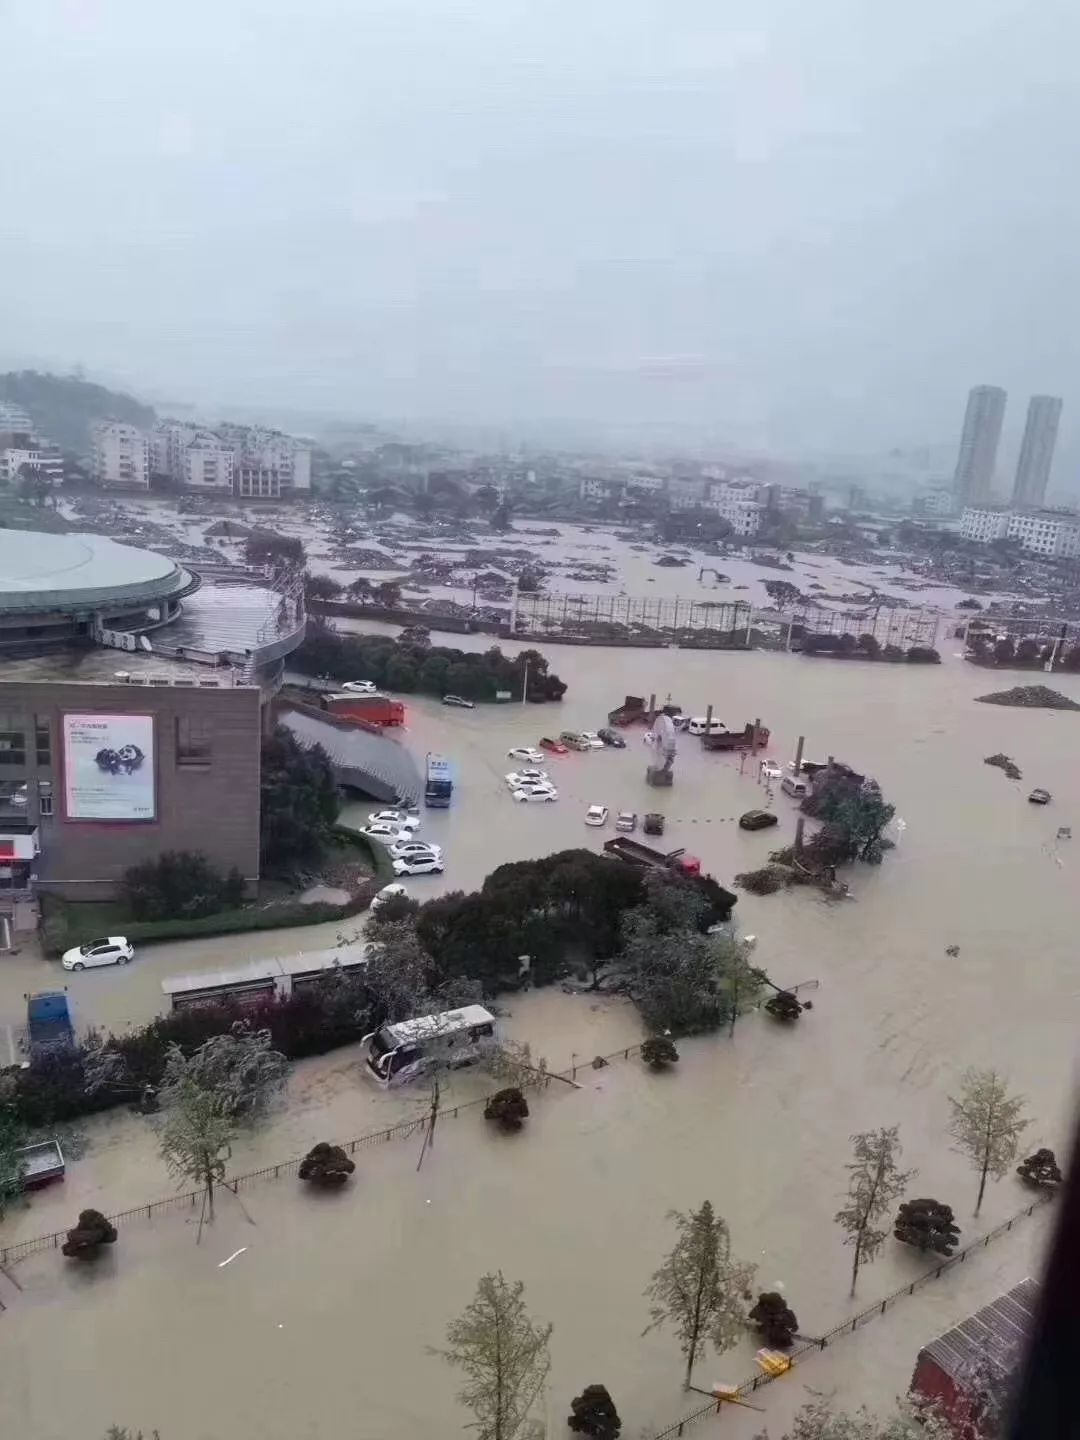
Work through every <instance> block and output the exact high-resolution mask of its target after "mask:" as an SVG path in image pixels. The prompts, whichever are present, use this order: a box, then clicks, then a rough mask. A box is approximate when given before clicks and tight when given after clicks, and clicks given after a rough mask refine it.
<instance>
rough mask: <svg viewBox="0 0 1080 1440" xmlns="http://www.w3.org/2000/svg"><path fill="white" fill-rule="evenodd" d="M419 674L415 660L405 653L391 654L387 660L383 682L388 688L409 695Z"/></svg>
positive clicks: (414, 687)
mask: <svg viewBox="0 0 1080 1440" xmlns="http://www.w3.org/2000/svg"><path fill="white" fill-rule="evenodd" d="M419 676H420V671H419V669H418V668H417V666H416V663H415V661H413V660H410V659H409V657H408V656H407V655H393V656H391V658H390V660H389V661H388V662H387V665H386V670H385V672H384V678H383V684H384V685H385V686H386V687H387V689H388V690H400V691H401V692H402V693H403V694H405V695H411V694H412V692H413V691H414V690H415V689H416V685H417V681H418V679H419Z"/></svg>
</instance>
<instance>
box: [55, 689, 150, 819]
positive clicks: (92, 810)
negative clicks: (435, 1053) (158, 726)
mask: <svg viewBox="0 0 1080 1440" xmlns="http://www.w3.org/2000/svg"><path fill="white" fill-rule="evenodd" d="M64 814H65V816H66V817H67V819H68V820H153V819H154V818H155V803H154V717H153V716H152V715H74V714H68V715H65V716H64Z"/></svg>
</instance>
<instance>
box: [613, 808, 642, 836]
mask: <svg viewBox="0 0 1080 1440" xmlns="http://www.w3.org/2000/svg"><path fill="white" fill-rule="evenodd" d="M615 829H616V830H622V831H623V832H624V833H625V834H629V833H630V832H631V831H632V830H636V829H637V811H636V810H620V811H619V813H618V815H616V816H615Z"/></svg>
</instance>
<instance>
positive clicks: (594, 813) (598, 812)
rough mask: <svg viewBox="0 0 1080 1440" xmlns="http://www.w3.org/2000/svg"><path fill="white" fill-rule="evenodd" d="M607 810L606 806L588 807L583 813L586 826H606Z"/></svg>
mask: <svg viewBox="0 0 1080 1440" xmlns="http://www.w3.org/2000/svg"><path fill="white" fill-rule="evenodd" d="M607 817H608V808H607V806H606V805H590V806H589V808H588V809H587V810H586V811H585V824H586V825H606V824H607Z"/></svg>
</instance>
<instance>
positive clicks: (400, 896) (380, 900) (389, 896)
mask: <svg viewBox="0 0 1080 1440" xmlns="http://www.w3.org/2000/svg"><path fill="white" fill-rule="evenodd" d="M408 894H409V892H408V891H407V890H406V889H405V886H404V885H384V886H383V888H382V889H381V890H380V891H379V893H378V894H377V895H373V896H372V897H371V904H370V905H369V906H368V910H369V911H370V912H371V913H372V914H374V913H375V911H376V910H381V909H382V907H383V906H384V905H385V904H386V902H387V901H388V900H404V899H406V898H407V897H408Z"/></svg>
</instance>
